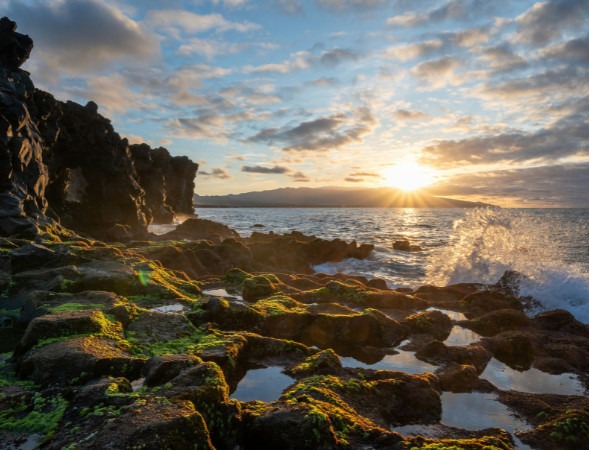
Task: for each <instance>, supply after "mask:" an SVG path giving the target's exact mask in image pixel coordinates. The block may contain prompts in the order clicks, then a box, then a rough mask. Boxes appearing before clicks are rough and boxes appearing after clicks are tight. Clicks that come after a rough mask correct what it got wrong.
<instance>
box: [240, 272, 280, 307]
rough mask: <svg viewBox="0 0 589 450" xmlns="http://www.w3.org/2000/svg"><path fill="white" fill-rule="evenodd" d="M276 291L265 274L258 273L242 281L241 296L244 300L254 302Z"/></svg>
mask: <svg viewBox="0 0 589 450" xmlns="http://www.w3.org/2000/svg"><path fill="white" fill-rule="evenodd" d="M276 291H277V289H276V286H275V285H274V283H273V282H272V281H270V279H269V278H268V277H267V276H263V275H259V276H255V277H251V278H247V279H246V280H245V281H244V282H243V291H242V296H243V299H244V300H245V301H247V302H254V301H256V300H259V299H261V298H265V297H269V296H270V295H272V294H274V293H275V292H276Z"/></svg>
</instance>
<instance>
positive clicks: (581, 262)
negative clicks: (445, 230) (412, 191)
mask: <svg viewBox="0 0 589 450" xmlns="http://www.w3.org/2000/svg"><path fill="white" fill-rule="evenodd" d="M588 236H589V232H588V225H587V220H586V218H585V219H583V220H581V221H571V222H564V221H563V220H562V215H561V216H560V217H558V219H557V218H556V216H552V215H551V214H550V212H546V211H545V212H544V213H536V214H530V213H529V212H525V211H522V210H509V209H490V208H489V209H476V210H472V211H469V212H468V213H467V214H466V215H465V217H464V218H463V219H461V220H457V221H456V222H455V223H454V229H453V233H452V235H451V236H450V242H449V244H448V245H447V246H444V247H441V248H439V249H437V250H436V251H434V252H433V253H432V255H431V256H430V259H429V262H428V264H427V267H426V277H425V278H426V282H427V283H431V284H435V285H439V286H443V285H448V284H455V283H487V284H493V283H496V282H497V281H498V280H499V279H500V278H501V276H502V275H503V274H504V273H505V272H506V271H508V270H511V271H516V272H518V273H520V274H521V275H523V276H522V279H521V281H520V286H519V289H520V295H522V296H530V297H532V298H534V299H535V300H537V301H538V302H539V303H540V304H541V307H540V309H556V308H562V309H567V310H569V311H570V312H572V313H573V314H574V315H575V316H576V317H577V319H578V320H580V321H582V322H585V323H589V272H588V270H587V259H588V258H589V255H588V254H587V238H588ZM583 243H584V244H583ZM570 255H575V257H574V258H572V259H571V257H570Z"/></svg>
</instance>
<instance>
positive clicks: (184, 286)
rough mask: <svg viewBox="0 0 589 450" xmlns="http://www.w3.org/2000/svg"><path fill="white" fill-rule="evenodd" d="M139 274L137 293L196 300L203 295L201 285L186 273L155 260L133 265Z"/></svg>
mask: <svg viewBox="0 0 589 450" xmlns="http://www.w3.org/2000/svg"><path fill="white" fill-rule="evenodd" d="M133 268H134V270H135V272H136V274H137V282H138V286H137V292H136V293H135V294H136V295H137V294H138V295H159V296H160V297H161V298H166V299H170V298H183V299H190V300H194V299H195V298H199V297H200V295H201V290H200V285H199V283H197V282H196V281H191V280H189V279H188V277H186V275H184V274H180V273H179V272H175V271H172V270H169V269H165V268H164V267H163V266H162V265H161V264H159V263H157V262H155V261H141V262H139V263H136V264H134V265H133Z"/></svg>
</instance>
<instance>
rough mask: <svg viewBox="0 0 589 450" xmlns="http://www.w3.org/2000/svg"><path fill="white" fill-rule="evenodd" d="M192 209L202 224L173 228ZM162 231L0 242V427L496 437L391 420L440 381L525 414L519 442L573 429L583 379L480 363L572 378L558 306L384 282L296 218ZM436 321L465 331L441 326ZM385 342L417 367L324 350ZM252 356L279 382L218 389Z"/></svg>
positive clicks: (120, 440)
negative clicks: (538, 381)
mask: <svg viewBox="0 0 589 450" xmlns="http://www.w3.org/2000/svg"><path fill="white" fill-rule="evenodd" d="M199 228H200V229H201V230H203V233H205V234H207V233H208V236H204V235H203V236H201V238H199V239H198V240H194V239H192V237H194V235H195V230H197V229H199ZM205 230H206V231H205ZM171 236H173V240H171V239H170V236H165V235H164V236H160V237H158V238H157V239H154V240H145V241H131V242H128V243H126V244H121V243H116V242H112V243H105V242H101V241H97V240H91V239H83V238H79V237H72V236H67V237H66V236H59V235H53V236H51V238H49V236H43V237H38V238H36V239H34V240H24V239H6V238H5V239H2V240H1V241H0V255H1V256H0V262H1V265H0V267H1V271H0V292H1V293H2V294H1V297H0V308H2V310H1V312H0V321H1V323H2V328H1V333H2V336H3V339H2V346H3V348H2V352H7V353H5V354H4V356H3V362H2V366H1V368H0V374H1V377H2V378H1V381H0V430H2V431H1V436H2V441H3V442H12V443H13V447H12V448H19V447H18V440H19V439H21V440H22V439H24V438H25V437H29V436H31V435H34V436H36V437H38V438H39V439H40V440H39V445H40V448H48V449H61V448H79V449H82V448H153V449H155V448H217V449H233V448H243V449H254V448H255V449H260V448H268V449H273V448H288V449H290V448H292V449H302V448H308V449H320V448H323V449H328V448H330V449H331V448H375V449H378V448H382V449H384V448H387V449H388V448H399V449H404V448H405V449H411V448H436V449H439V448H465V449H479V448H480V449H483V448H487V449H489V448H498V449H508V448H513V438H512V436H511V435H510V434H509V433H507V432H506V431H505V430H502V429H499V428H491V429H484V430H479V431H468V430H465V429H460V428H456V427H454V428H453V427H448V426H445V427H444V426H441V427H439V429H438V436H436V437H434V438H431V437H430V438H424V437H415V436H403V435H402V434H399V433H397V432H395V431H393V429H394V427H396V426H403V425H409V424H422V425H427V424H436V423H439V422H440V419H441V414H442V402H441V396H442V395H444V393H447V392H453V393H470V392H485V393H493V394H495V395H496V396H497V398H498V399H499V401H500V402H502V403H503V404H504V405H506V406H507V407H509V408H510V409H511V410H512V411H513V412H514V413H516V414H517V415H519V416H520V417H522V418H524V419H525V420H526V421H527V422H528V423H529V424H530V425H531V427H530V429H529V430H528V431H525V432H521V433H518V437H519V439H521V441H522V442H524V443H525V444H528V445H530V447H531V448H537V449H555V448H563V449H565V448H571V449H573V448H574V449H578V448H583V445H585V444H586V442H587V427H588V425H589V414H588V408H589V399H588V398H587V397H586V396H583V395H559V394H555V393H551V394H532V393H525V392H517V391H515V390H500V389H499V388H498V387H496V386H494V385H493V384H491V383H490V382H489V381H487V380H485V379H482V378H480V375H481V373H482V372H483V371H484V370H485V367H486V366H487V365H488V364H489V362H490V361H491V359H492V358H495V359H496V360H498V361H501V362H502V363H504V364H506V365H508V366H509V367H512V368H515V369H518V370H526V369H529V368H530V367H532V366H533V367H535V368H537V369H540V370H542V371H545V372H548V373H552V374H559V373H569V374H575V375H576V376H577V377H578V379H579V380H582V382H583V383H584V386H585V387H586V386H587V382H588V377H587V370H588V369H589V351H588V350H587V349H588V348H589V328H588V327H587V326H585V325H584V324H581V323H580V322H578V321H576V320H575V319H574V318H573V317H572V316H571V315H570V314H569V313H568V312H566V311H561V310H559V311H549V312H545V313H542V314H539V315H537V316H535V317H532V318H529V317H528V316H526V314H525V313H524V312H523V311H524V308H525V306H526V303H527V302H526V300H525V299H520V298H517V297H516V296H514V295H512V294H513V293H512V292H509V290H508V289H507V287H506V285H507V284H508V283H507V281H508V279H509V276H507V277H505V279H504V280H503V281H504V282H503V283H500V284H498V285H496V286H482V285H475V284H462V285H455V286H448V287H433V286H424V287H421V288H419V289H417V290H415V291H407V290H403V291H402V292H399V291H396V290H391V289H388V288H387V287H386V284H385V283H384V282H383V281H382V280H367V279H365V278H362V277H352V276H346V275H343V274H336V275H333V276H328V275H325V274H314V273H313V272H312V270H311V263H318V262H322V261H323V262H325V261H338V260H341V259H342V258H348V257H351V256H354V257H366V256H367V255H368V253H369V252H370V246H358V245H357V244H355V243H347V244H346V243H343V242H341V241H323V240H320V239H316V238H313V237H310V236H304V235H301V234H300V233H292V234H291V235H273V234H262V233H254V236H252V237H251V238H246V239H242V238H239V237H236V236H235V235H234V234H233V233H231V230H229V229H227V228H226V227H225V226H223V225H220V224H218V225H216V226H215V225H214V223H213V222H210V221H201V220H199V219H192V220H191V221H190V222H189V223H187V224H186V225H185V226H184V227H180V229H179V230H177V231H175V232H173V233H172V234H171ZM206 238H208V239H206ZM360 249H362V251H360ZM305 264H306V265H305ZM182 268H184V269H185V270H181V269H182ZM202 268H204V269H205V270H202ZM293 269H294V270H293ZM187 273H191V274H192V276H188V275H187ZM195 274H196V275H198V276H195ZM219 292H220V293H221V295H219ZM213 294H214V295H213ZM440 310H442V311H448V310H450V311H459V312H462V313H463V315H464V317H465V319H464V320H460V321H456V320H452V319H450V317H449V316H448V315H447V314H445V313H444V312H442V311H440ZM165 311H167V312H165ZM456 325H459V326H461V327H463V328H468V329H472V330H474V331H476V332H477V333H479V334H480V335H481V336H483V337H482V338H481V340H480V341H478V342H474V343H470V344H468V345H458V346H449V345H445V344H444V341H445V339H446V338H447V337H448V336H449V335H450V332H451V330H452V328H453V327H454V326H456ZM400 344H402V346H401V349H403V350H407V351H411V352H415V357H416V358H417V359H419V360H421V361H425V362H427V363H429V364H431V365H432V366H435V370H434V371H433V373H424V374H410V373H404V372H400V371H391V370H373V369H369V368H352V367H345V366H344V365H342V359H341V357H353V358H355V359H356V360H358V361H363V362H367V363H370V362H374V361H379V360H381V359H382V358H383V357H385V356H386V355H390V354H394V353H395V352H397V351H398V350H399V348H398V346H399V345H400ZM269 366H272V367H274V366H280V367H282V368H283V371H284V373H286V374H288V375H289V376H290V377H291V378H292V379H293V382H292V385H290V386H288V387H287V388H286V389H285V390H284V392H283V393H282V395H281V396H280V398H278V399H276V400H275V401H272V402H269V403H265V402H261V401H248V402H242V401H239V400H237V399H234V398H231V393H232V392H234V391H235V389H236V387H237V386H238V384H239V382H240V380H241V379H242V378H243V376H244V374H246V373H247V371H248V369H250V368H252V367H269ZM7 448H11V447H7Z"/></svg>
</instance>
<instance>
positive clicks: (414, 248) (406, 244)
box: [393, 239, 422, 252]
mask: <svg viewBox="0 0 589 450" xmlns="http://www.w3.org/2000/svg"><path fill="white" fill-rule="evenodd" d="M393 248H394V249H395V250H400V251H402V252H420V251H421V250H422V248H421V247H420V246H419V245H415V244H411V242H410V241H409V240H408V239H402V240H400V241H395V242H393Z"/></svg>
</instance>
